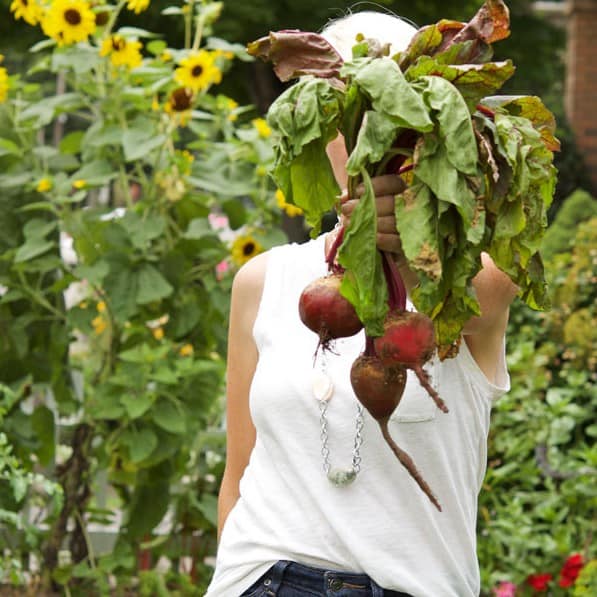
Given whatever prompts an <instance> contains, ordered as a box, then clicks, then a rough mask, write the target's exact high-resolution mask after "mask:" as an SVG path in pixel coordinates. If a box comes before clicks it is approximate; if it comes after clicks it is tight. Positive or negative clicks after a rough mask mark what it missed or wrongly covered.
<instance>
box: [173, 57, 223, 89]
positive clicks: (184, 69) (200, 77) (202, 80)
mask: <svg viewBox="0 0 597 597" xmlns="http://www.w3.org/2000/svg"><path fill="white" fill-rule="evenodd" d="M214 62H215V56H214V54H213V52H207V51H206V50H199V51H198V52H194V53H193V54H191V55H189V56H187V57H186V58H183V59H182V60H181V61H180V66H179V67H178V68H177V69H176V71H175V72H174V79H175V80H176V82H177V83H180V84H181V85H183V86H184V87H188V88H189V89H192V90H193V91H202V90H203V89H207V88H208V87H209V86H210V85H212V84H213V83H219V82H220V81H221V80H222V71H221V70H220V69H219V68H218V67H217V66H216V65H215V63H214Z"/></svg>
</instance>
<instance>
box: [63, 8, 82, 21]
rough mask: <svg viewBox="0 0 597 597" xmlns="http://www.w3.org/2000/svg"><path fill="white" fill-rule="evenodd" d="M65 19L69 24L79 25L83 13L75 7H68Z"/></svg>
mask: <svg viewBox="0 0 597 597" xmlns="http://www.w3.org/2000/svg"><path fill="white" fill-rule="evenodd" d="M64 20H65V21H66V22H67V23H68V24H69V25H79V24H80V23H81V21H82V19H81V13H80V12H79V11H78V10H76V9H75V8H68V9H67V10H65V11H64Z"/></svg>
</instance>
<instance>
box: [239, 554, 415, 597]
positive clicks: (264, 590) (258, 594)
mask: <svg viewBox="0 0 597 597" xmlns="http://www.w3.org/2000/svg"><path fill="white" fill-rule="evenodd" d="M309 596H312V597H410V595H408V594H407V593H402V592H400V591H389V590H387V589H382V588H381V587H380V586H379V585H378V584H377V583H376V582H375V581H374V580H372V579H371V578H369V577H368V576H367V575H366V574H354V573H352V572H338V571H337V570H323V569H321V568H313V567H311V566H305V565H303V564H297V563H295V562H287V561H286V560H280V561H279V562H277V563H276V564H274V565H273V566H272V567H271V568H270V569H269V570H268V571H267V572H266V573H265V574H264V575H263V576H262V577H261V578H260V579H259V580H257V582H255V583H254V584H253V585H252V586H250V587H249V588H248V589H247V590H246V591H245V592H244V593H243V594H242V595H241V596H240V597H309Z"/></svg>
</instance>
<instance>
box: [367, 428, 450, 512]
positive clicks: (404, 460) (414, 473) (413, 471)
mask: <svg viewBox="0 0 597 597" xmlns="http://www.w3.org/2000/svg"><path fill="white" fill-rule="evenodd" d="M378 423H379V427H380V429H381V434H382V435H383V438H384V439H385V440H386V443H387V444H388V446H390V448H391V450H392V452H394V454H395V455H396V457H397V458H398V460H399V461H400V464H402V466H404V468H405V469H406V470H407V471H408V472H409V473H410V476H411V477H412V478H413V479H414V480H415V481H416V483H417V485H418V486H419V487H420V488H421V490H422V491H423V493H424V494H425V495H426V496H427V497H428V498H429V500H430V501H431V503H432V504H433V505H434V506H435V507H436V508H437V509H438V510H439V511H440V512H441V511H442V507H441V505H440V503H439V502H438V500H437V498H436V497H435V495H434V494H433V491H431V487H429V485H427V482H426V481H425V479H423V477H422V476H421V473H420V472H419V471H418V469H417V467H416V466H415V463H414V461H413V459H412V458H411V457H410V456H409V455H408V454H407V453H406V452H405V451H404V450H402V449H401V448H400V447H399V446H398V445H397V444H396V442H395V441H394V440H393V439H392V436H391V435H390V431H389V429H388V421H387V420H385V421H378Z"/></svg>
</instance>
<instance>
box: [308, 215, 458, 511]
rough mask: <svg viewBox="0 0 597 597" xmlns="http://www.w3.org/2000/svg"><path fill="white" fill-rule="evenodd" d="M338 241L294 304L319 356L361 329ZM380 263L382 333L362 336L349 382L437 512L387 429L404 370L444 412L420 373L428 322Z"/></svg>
mask: <svg viewBox="0 0 597 597" xmlns="http://www.w3.org/2000/svg"><path fill="white" fill-rule="evenodd" d="M343 235H344V228H343V227H340V229H339V230H338V234H337V235H336V238H335V239H334V242H333V243H332V245H331V247H330V249H329V251H328V254H327V255H326V262H327V264H328V273H327V275H325V276H324V277H322V278H318V279H316V280H314V281H313V282H311V283H310V284H309V285H308V286H307V287H306V288H305V289H304V290H303V292H302V293H301V296H300V299H299V315H300V318H301V321H302V322H303V323H304V324H305V325H306V326H307V327H308V328H309V329H310V330H312V331H313V332H315V333H316V334H317V335H318V336H319V345H318V350H319V348H321V349H322V350H327V349H329V347H330V343H331V342H332V341H333V340H335V339H336V338H346V337H349V336H353V335H355V334H357V333H358V332H360V331H361V329H363V324H362V322H361V321H360V320H359V318H358V316H357V314H356V311H355V309H354V307H353V306H352V304H351V303H350V302H349V301H348V300H347V299H346V298H345V297H344V296H342V294H341V293H340V285H341V284H342V277H343V275H344V270H343V268H342V267H341V266H340V265H339V264H338V263H337V262H336V261H335V259H336V253H337V251H338V247H339V246H340V244H341V243H342V240H343ZM382 259H383V269H384V275H385V278H386V283H387V285H388V304H389V310H388V314H387V316H386V319H385V321H384V333H383V335H382V336H378V337H376V338H373V337H371V336H368V335H366V336H365V338H366V340H365V350H364V352H363V353H362V354H361V355H360V356H359V357H358V358H357V359H356V360H355V361H354V363H353V364H352V367H351V371H350V382H351V384H352V388H353V390H354V393H355V395H356V397H357V398H358V400H359V401H360V402H361V404H362V405H363V406H364V408H366V409H367V411H368V412H369V413H370V414H371V416H372V417H373V418H374V419H375V420H376V421H377V422H378V424H379V427H380V429H381V433H382V435H383V437H384V439H385V441H386V442H387V444H388V445H389V446H390V448H391V449H392V451H393V452H394V454H395V455H396V457H397V458H398V460H399V461H400V463H401V464H402V465H403V466H404V467H405V468H406V469H407V471H408V472H409V473H410V475H411V476H412V478H413V479H414V480H415V481H416V482H417V483H418V485H419V487H420V488H421V489H422V490H423V492H424V493H425V494H426V495H427V497H428V498H429V499H430V500H431V502H432V503H433V505H434V506H435V507H436V508H437V509H438V510H440V511H441V506H440V504H439V502H438V500H437V498H436V497H435V495H434V494H433V492H432V491H431V488H430V487H429V485H428V484H427V482H426V481H425V480H424V479H423V477H422V476H421V473H420V472H419V471H418V470H417V467H416V466H415V464H414V462H413V460H412V458H411V457H410V456H409V455H408V454H407V453H406V452H405V451H404V450H402V449H401V448H400V447H399V446H398V445H397V444H396V443H395V442H394V440H393V439H392V437H391V435H390V433H389V429H388V422H389V420H390V417H391V415H392V413H393V412H394V411H395V410H396V408H397V407H398V405H399V404H400V400H401V399H402V395H403V393H404V388H405V386H406V370H407V369H412V370H413V371H414V372H415V374H416V375H417V377H418V379H419V382H420V383H421V385H422V386H423V387H424V388H425V390H426V391H427V393H428V394H429V396H430V397H431V398H432V399H433V400H434V401H435V403H436V405H437V406H438V408H440V409H441V410H442V411H443V412H445V413H447V412H448V408H447V406H446V405H445V403H444V401H443V400H442V399H441V398H440V396H439V395H438V393H437V392H436V391H435V389H434V388H433V386H432V385H431V383H430V379H429V375H428V373H427V372H426V371H425V370H424V369H423V366H424V365H425V363H427V362H428V361H430V360H431V358H432V357H433V355H434V353H435V349H436V343H435V332H434V327H433V322H432V321H431V319H430V318H429V317H427V316H426V315H424V314H422V313H418V312H416V311H407V310H406V289H405V287H404V283H403V280H402V277H401V276H400V272H399V271H398V268H397V267H396V264H395V263H394V260H393V258H392V257H391V256H390V255H389V254H388V253H385V252H383V251H382Z"/></svg>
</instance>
